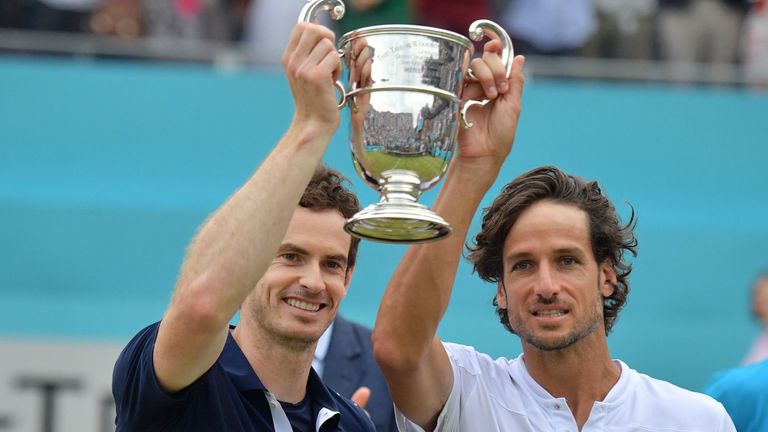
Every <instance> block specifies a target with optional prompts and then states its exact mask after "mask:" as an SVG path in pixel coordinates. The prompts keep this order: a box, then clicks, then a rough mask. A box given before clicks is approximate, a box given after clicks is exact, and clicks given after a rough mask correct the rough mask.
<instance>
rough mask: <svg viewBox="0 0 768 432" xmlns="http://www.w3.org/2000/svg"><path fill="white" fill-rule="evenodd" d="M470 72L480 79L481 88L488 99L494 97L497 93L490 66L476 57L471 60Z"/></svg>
mask: <svg viewBox="0 0 768 432" xmlns="http://www.w3.org/2000/svg"><path fill="white" fill-rule="evenodd" d="M472 72H473V73H474V74H475V76H476V77H477V79H478V80H479V81H480V86H481V87H482V88H483V91H484V92H485V96H486V97H487V98H488V99H494V98H496V96H498V95H499V92H498V90H497V89H496V80H495V79H494V77H493V72H491V69H490V67H488V65H487V64H486V63H485V62H484V61H483V60H482V59H478V58H476V59H474V60H472Z"/></svg>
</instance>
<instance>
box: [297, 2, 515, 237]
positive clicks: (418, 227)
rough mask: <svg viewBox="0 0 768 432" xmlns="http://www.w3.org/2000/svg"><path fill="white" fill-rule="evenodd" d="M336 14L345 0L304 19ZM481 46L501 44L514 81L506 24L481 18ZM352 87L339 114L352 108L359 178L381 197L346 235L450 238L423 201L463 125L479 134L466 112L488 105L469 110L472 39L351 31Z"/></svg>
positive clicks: (307, 10)
mask: <svg viewBox="0 0 768 432" xmlns="http://www.w3.org/2000/svg"><path fill="white" fill-rule="evenodd" d="M322 11H329V12H330V15H331V18H333V19H335V20H339V19H341V18H342V17H343V16H344V3H343V2H342V1H341V0H309V1H308V2H307V4H306V5H305V6H304V8H303V9H302V11H301V15H300V16H299V21H300V22H301V21H305V22H311V21H313V20H314V19H315V18H316V16H317V14H319V13H320V12H322ZM469 35H470V37H471V38H472V39H473V40H475V41H480V40H482V39H483V37H484V36H486V35H487V36H489V37H490V36H495V37H497V38H498V39H500V40H501V42H502V46H503V50H502V61H503V62H504V63H505V64H506V67H507V76H509V72H510V70H511V68H512V58H513V52H512V42H511V40H510V39H509V36H508V35H507V33H506V32H505V31H504V30H503V29H502V28H501V27H499V25H497V24H495V23H493V22H491V21H488V20H479V21H475V22H474V23H472V25H471V26H470V27H469ZM338 47H339V55H340V56H341V60H342V64H343V66H344V76H345V77H346V78H347V82H348V85H349V88H348V90H347V89H345V87H344V85H343V84H341V83H339V82H337V83H336V86H337V87H338V89H339V91H340V92H341V101H340V103H339V109H341V108H343V106H344V105H349V108H350V120H351V121H350V138H349V142H350V149H351V151H352V161H353V163H354V166H355V169H356V170H357V172H358V174H360V177H362V178H363V180H365V181H366V182H367V183H368V185H370V186H371V187H373V188H374V189H376V190H377V191H379V193H380V194H381V200H380V201H379V202H378V203H376V204H373V205H370V206H368V207H366V208H365V209H363V210H362V211H360V212H358V213H357V214H356V215H354V216H353V217H352V218H350V219H349V220H348V221H347V223H346V225H345V227H344V229H345V230H346V231H347V232H349V233H350V234H351V235H354V236H356V237H360V238H364V239H368V240H375V241H382V242H389V243H418V242H426V241H431V240H436V239H438V238H441V237H443V236H445V235H448V234H450V232H451V227H450V225H449V224H448V223H447V222H446V221H445V220H444V219H443V218H442V217H440V216H439V215H438V214H437V213H435V212H433V211H432V210H430V209H428V208H427V207H425V206H424V205H422V204H420V203H419V202H418V199H419V196H420V195H421V193H422V192H423V191H425V190H427V189H429V188H431V187H433V186H434V185H436V184H437V183H438V182H439V181H440V179H441V178H442V176H443V174H444V173H445V171H446V170H447V169H448V164H449V163H450V161H451V157H452V156H453V152H454V149H455V147H456V139H457V136H458V132H459V129H458V128H459V123H460V122H461V124H462V125H463V127H465V128H470V127H472V123H471V122H469V120H468V118H467V111H468V110H469V108H470V107H472V106H474V105H484V104H486V103H487V102H488V101H487V100H483V101H472V100H470V101H466V102H464V103H463V104H462V102H461V93H462V90H463V88H464V81H465V80H467V79H472V80H475V79H476V78H474V76H473V75H472V71H471V70H470V68H469V63H470V60H471V58H472V55H473V52H474V47H473V45H472V42H471V41H470V40H469V39H468V38H466V37H464V36H462V35H460V34H457V33H454V32H451V31H447V30H441V29H437V28H433V27H424V26H415V25H380V26H372V27H364V28H361V29H358V30H355V31H351V32H349V33H347V34H345V35H344V36H342V37H341V39H340V40H339V45H338Z"/></svg>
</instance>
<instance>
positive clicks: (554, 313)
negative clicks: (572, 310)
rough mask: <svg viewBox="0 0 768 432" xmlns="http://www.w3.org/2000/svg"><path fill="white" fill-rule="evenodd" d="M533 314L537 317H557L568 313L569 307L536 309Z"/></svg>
mask: <svg viewBox="0 0 768 432" xmlns="http://www.w3.org/2000/svg"><path fill="white" fill-rule="evenodd" d="M531 315H533V316H535V317H537V318H544V319H556V318H560V317H563V316H565V315H568V310H567V309H535V310H533V311H531Z"/></svg>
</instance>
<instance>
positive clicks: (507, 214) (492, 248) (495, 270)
mask: <svg viewBox="0 0 768 432" xmlns="http://www.w3.org/2000/svg"><path fill="white" fill-rule="evenodd" d="M541 200H551V201H553V202H556V203H561V204H569V205H573V206H575V207H577V208H579V209H581V210H583V211H584V212H586V213H587V216H588V218H589V234H590V242H591V246H592V254H593V255H594V257H595V260H596V261H597V262H598V263H602V262H604V261H605V260H610V263H611V265H612V266H613V269H614V271H615V272H616V278H617V281H616V286H615V287H614V290H613V294H612V295H611V296H610V297H607V298H604V299H603V318H604V323H605V333H606V334H608V332H609V331H610V330H611V328H612V327H613V324H614V322H615V321H616V318H617V317H618V314H619V311H620V310H621V308H622V307H623V306H624V303H626V301H627V295H628V294H629V274H630V273H631V272H632V265H631V264H630V263H627V262H626V261H624V253H625V252H630V253H631V254H632V255H633V256H637V238H636V237H635V234H634V228H635V225H636V222H637V220H636V218H635V211H634V208H632V206H631V205H630V209H632V213H631V216H630V218H629V222H627V224H626V225H623V226H622V225H621V223H620V219H619V216H618V215H617V214H616V209H615V208H614V206H613V204H612V203H611V201H610V200H609V199H608V197H607V196H606V195H604V194H603V192H602V190H601V189H600V186H599V185H598V184H597V182H595V181H587V180H584V179H581V178H579V177H574V176H572V175H570V174H567V173H565V172H563V171H562V170H560V169H559V168H557V167H554V166H543V167H540V168H536V169H533V170H531V171H528V172H526V173H524V174H522V175H520V176H518V177H517V178H515V179H514V180H512V182H510V183H509V184H507V185H506V186H504V188H503V189H502V191H501V193H500V194H499V196H497V197H496V199H495V200H494V201H493V203H492V204H491V206H490V207H488V208H486V209H485V210H484V212H483V224H482V228H481V230H480V232H479V233H478V234H477V236H475V239H474V246H472V245H468V246H467V248H468V252H469V253H468V258H469V260H470V261H471V262H472V264H473V266H474V270H475V271H476V272H477V274H478V275H479V276H480V278H482V279H483V280H485V281H488V282H495V283H499V282H502V281H503V280H502V278H503V275H504V266H503V253H504V250H503V249H504V242H505V240H506V238H507V235H508V234H509V231H510V230H511V229H512V226H513V225H514V224H515V222H517V219H518V218H519V217H520V214H521V213H522V212H523V211H524V210H525V209H527V208H529V207H530V206H531V205H532V204H534V203H535V202H537V201H541ZM493 305H494V306H495V307H496V313H497V314H498V315H499V319H500V320H501V323H502V324H503V325H504V326H505V327H506V328H507V330H509V331H511V332H513V333H514V330H513V329H512V327H511V326H510V324H509V316H508V314H507V310H506V309H502V308H500V307H499V305H498V301H497V299H496V297H494V299H493Z"/></svg>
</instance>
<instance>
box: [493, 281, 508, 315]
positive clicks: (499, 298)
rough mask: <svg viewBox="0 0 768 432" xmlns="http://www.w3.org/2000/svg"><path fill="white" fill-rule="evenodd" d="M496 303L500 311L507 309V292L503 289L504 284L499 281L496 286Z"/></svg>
mask: <svg viewBox="0 0 768 432" xmlns="http://www.w3.org/2000/svg"><path fill="white" fill-rule="evenodd" d="M496 303H497V304H498V305H499V307H500V308H501V309H506V308H507V292H506V290H505V289H504V283H503V282H502V281H499V282H498V283H497V284H496Z"/></svg>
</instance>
